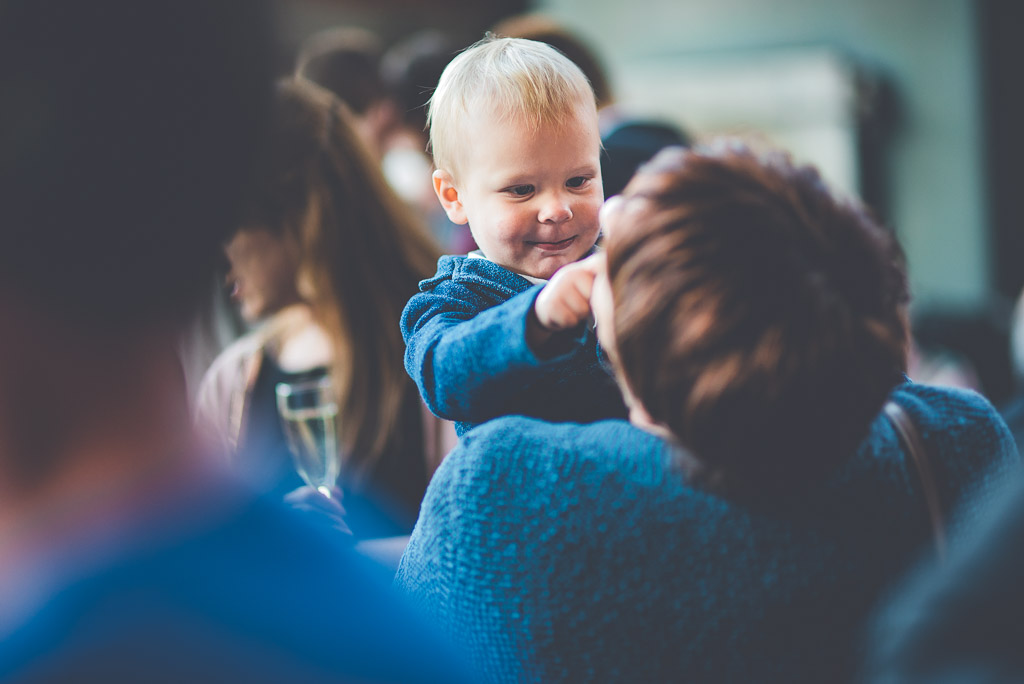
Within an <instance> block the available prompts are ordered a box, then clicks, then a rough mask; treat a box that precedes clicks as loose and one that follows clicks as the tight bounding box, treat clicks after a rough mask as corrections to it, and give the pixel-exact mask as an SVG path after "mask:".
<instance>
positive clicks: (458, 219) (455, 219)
mask: <svg viewBox="0 0 1024 684" xmlns="http://www.w3.org/2000/svg"><path fill="white" fill-rule="evenodd" d="M432 178H433V181H434V193H435V194H436V195H437V200H438V201H439V202H440V203H441V206H442V207H444V213H446V214H448V220H450V221H451V222H452V223H455V224H458V225H460V226H461V225H465V224H466V223H469V217H467V216H466V210H465V208H464V207H463V206H462V201H461V200H460V199H459V189H458V188H457V187H455V179H454V178H452V174H450V173H448V172H447V171H444V170H441V169H438V170H437V171H434V174H433V176H432Z"/></svg>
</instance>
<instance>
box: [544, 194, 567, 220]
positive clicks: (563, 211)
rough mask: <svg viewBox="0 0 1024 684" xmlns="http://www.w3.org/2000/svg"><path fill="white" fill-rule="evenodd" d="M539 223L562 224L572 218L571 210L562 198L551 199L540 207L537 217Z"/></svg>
mask: <svg viewBox="0 0 1024 684" xmlns="http://www.w3.org/2000/svg"><path fill="white" fill-rule="evenodd" d="M537 218H538V219H539V220H540V222H541V223H564V222H565V221H568V220H569V219H571V218H572V208H571V207H570V206H569V202H567V201H566V200H565V199H564V198H562V197H552V198H550V199H549V200H547V201H546V202H545V203H544V205H543V206H542V207H541V209H540V212H539V214H538V216H537Z"/></svg>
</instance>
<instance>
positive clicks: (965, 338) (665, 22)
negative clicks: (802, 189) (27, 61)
mask: <svg viewBox="0 0 1024 684" xmlns="http://www.w3.org/2000/svg"><path fill="white" fill-rule="evenodd" d="M524 12H541V13H543V14H544V15H546V16H548V17H551V18H552V19H554V20H556V21H558V22H559V23H560V24H562V25H563V26H564V27H565V28H566V29H568V30H570V31H571V32H573V33H575V34H577V35H578V36H579V37H580V38H582V39H583V40H585V41H586V42H587V43H588V44H589V46H590V47H591V48H592V49H593V50H594V52H596V53H597V54H598V56H599V57H600V59H601V61H602V62H603V65H604V67H605V69H606V71H607V72H608V75H609V78H610V81H611V83H610V85H611V90H612V92H613V93H614V95H615V99H616V101H617V104H618V106H619V107H621V108H622V110H624V111H626V112H628V113H630V115H636V116H639V117H653V118H658V119H663V120H669V121H672V122H674V123H676V124H678V125H679V126H680V127H682V128H683V129H684V130H685V131H686V132H687V133H688V134H689V135H690V136H691V138H692V139H694V140H695V141H698V142H699V141H701V140H703V139H705V138H707V137H709V136H713V135H716V134H719V133H730V134H739V135H743V136H744V137H747V138H750V139H752V140H755V141H761V142H764V143H765V144H770V145H776V146H781V147H784V148H786V149H788V150H789V151H791V152H792V154H793V155H794V156H795V157H796V158H797V159H798V160H801V161H807V162H812V163H814V164H816V165H817V166H818V167H819V168H820V169H821V171H822V173H823V175H824V176H825V178H826V179H827V180H828V181H829V182H830V183H831V184H832V185H833V186H835V187H837V188H839V189H841V190H843V191H845V192H847V193H849V194H851V195H853V196H856V197H859V198H861V199H862V200H863V201H864V202H866V203H867V204H869V205H870V206H871V207H872V208H873V209H874V210H875V212H876V214H877V215H878V216H879V217H880V218H881V219H882V221H883V222H884V223H885V224H886V225H888V226H889V227H891V228H892V229H893V230H894V231H895V232H896V233H897V234H898V235H899V237H900V239H901V241H902V243H903V245H904V248H905V250H906V252H907V256H908V262H909V269H910V275H911V287H912V291H913V294H914V298H915V299H914V305H913V310H912V316H913V321H914V327H915V335H916V339H917V342H918V345H919V354H918V356H917V357H916V359H915V363H916V364H917V365H916V379H920V380H926V379H934V378H938V379H939V380H942V379H943V378H944V377H946V378H948V379H949V381H950V382H951V383H963V384H974V385H976V386H977V387H978V388H979V389H981V390H982V391H984V392H985V393H986V394H987V395H988V396H989V397H990V399H992V400H993V401H994V402H996V403H1000V404H1001V403H1005V401H1007V400H1008V399H1009V397H1010V396H1011V394H1012V393H1013V391H1014V389H1015V387H1016V377H1017V375H1016V373H1015V370H1014V368H1013V363H1012V360H1011V359H1012V357H1011V354H1010V331H1011V327H1012V309H1013V303H1014V301H1015V300H1016V299H1017V297H1018V294H1019V293H1020V291H1021V288H1022V286H1024V233H1022V231H1021V230H1020V224H1021V219H1022V211H1024V210H1022V206H1021V203H1020V202H1018V201H1017V194H1018V193H1019V192H1020V191H1019V190H1018V189H1017V187H1016V186H1017V176H1016V171H1017V165H1018V157H1019V155H1020V151H1021V150H1022V149H1024V147H1022V145H1021V137H1022V133H1021V130H1020V128H1019V122H1020V121H1022V120H1024V111H1022V104H1021V90H1020V87H1019V83H1018V81H1019V77H1018V75H1017V67H1018V65H1019V64H1021V63H1022V62H1024V59H1022V57H1024V54H1022V47H1021V39H1020V37H1019V35H1018V33H1019V30H1020V28H1022V27H1024V22H1022V21H1021V19H1022V18H1024V9H1022V5H1021V3H1019V2H1014V1H1009V0H1005V1H997V0H846V1H839V0H771V1H769V2H766V1H765V0H713V1H709V0H628V1H622V0H620V1H619V2H610V1H608V0H534V1H527V0H501V1H500V2H499V1H498V0H283V2H282V5H281V22H282V29H283V30H282V33H281V35H282V41H283V43H284V44H283V45H282V46H281V48H282V50H281V55H282V57H281V59H282V72H287V71H289V70H290V69H291V65H292V64H293V63H294V58H295V55H296V54H297V53H298V51H299V49H300V46H301V45H302V44H303V41H305V40H306V39H307V38H308V37H309V36H310V35H312V34H314V33H315V32H318V31H321V30H323V29H326V28H330V27H336V26H355V27H361V28H363V29H367V30H369V31H371V32H372V33H374V34H375V35H376V36H377V37H378V38H379V39H380V41H381V44H382V46H383V47H384V48H385V49H387V48H388V47H390V46H394V45H397V44H399V43H401V42H402V41H404V40H406V39H408V38H410V37H411V36H413V35H415V34H417V33H418V32H421V31H423V30H424V29H433V30H436V31H439V32H442V33H443V34H444V35H445V36H446V38H447V39H449V40H450V41H451V42H452V44H453V45H456V46H458V47H464V46H466V45H468V44H469V43H471V42H473V41H475V40H477V39H479V38H481V37H482V36H483V34H484V32H485V31H486V30H488V29H489V28H490V27H492V26H493V25H494V24H495V23H497V22H498V21H499V20H502V19H504V18H506V17H509V16H511V15H516V14H521V13H524ZM456 49H457V48H456ZM944 374H945V375H944Z"/></svg>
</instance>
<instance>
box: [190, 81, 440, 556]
mask: <svg viewBox="0 0 1024 684" xmlns="http://www.w3.org/2000/svg"><path fill="white" fill-rule="evenodd" d="M272 114H273V115H272V117H271V122H270V123H271V125H270V131H269V133H268V136H267V138H268V140H269V146H268V147H269V153H268V154H267V155H266V156H267V159H266V161H265V163H264V164H263V167H262V173H261V174H260V177H259V178H258V179H257V183H256V190H255V192H254V193H253V197H252V198H251V200H250V201H249V202H248V203H247V207H246V210H245V214H244V216H243V218H242V220H241V221H240V222H239V223H238V225H237V227H235V228H234V229H232V230H230V231H229V232H230V233H231V239H230V240H228V241H227V243H226V247H225V252H226V254H227V257H228V260H229V261H230V262H231V271H230V272H229V274H228V278H229V280H230V281H231V282H232V283H233V285H234V297H235V298H236V299H237V301H238V303H239V305H240V308H241V312H242V315H243V316H244V317H245V318H247V319H249V320H252V321H256V320H263V321H264V323H263V325H262V326H261V327H260V328H259V329H258V330H257V331H255V332H253V333H251V334H249V335H247V336H246V337H243V338H242V339H241V340H239V341H237V342H235V343H234V344H233V345H231V346H230V347H229V348H228V349H226V350H225V351H224V352H223V353H222V354H221V355H220V356H219V357H218V358H217V359H216V360H215V361H214V363H213V365H212V366H211V367H210V369H209V370H208V371H207V373H206V375H205V377H204V378H203V381H202V383H201V385H200V389H199V394H198V399H197V419H198V420H199V422H200V424H201V426H202V427H203V428H204V429H205V430H206V431H207V432H208V434H210V435H212V436H213V437H214V438H215V440H216V443H217V444H218V445H219V447H220V450H221V451H222V452H224V453H226V454H228V455H229V457H230V458H231V460H232V462H233V465H234V466H235V467H236V468H237V469H238V470H239V471H240V472H242V473H244V474H245V475H246V476H247V477H248V478H249V479H250V480H253V481H254V482H255V483H256V485H257V486H258V487H260V488H262V489H266V490H271V491H274V492H275V493H276V494H277V495H279V496H285V495H286V494H287V493H289V492H291V491H292V490H294V489H296V488H297V487H301V486H302V480H301V479H300V477H299V474H298V472H297V471H296V467H295V463H294V461H293V459H292V457H291V454H290V453H289V446H288V443H287V441H286V436H285V431H284V428H283V426H282V417H281V415H280V412H279V408H278V404H277V397H276V393H275V388H276V387H277V386H278V384H279V383H292V384H295V383H301V382H311V381H319V380H321V379H325V380H327V381H328V383H329V384H330V387H331V393H332V395H333V396H332V399H333V401H334V404H335V405H336V406H337V420H336V422H337V435H336V438H337V439H336V441H337V446H338V450H337V453H335V454H332V456H333V457H334V458H337V459H340V465H341V475H340V478H339V481H338V482H331V483H330V485H328V486H334V485H337V486H338V487H339V489H340V491H342V492H343V493H344V507H345V509H346V512H347V520H346V522H347V524H348V527H349V528H351V530H352V532H353V533H354V534H355V535H356V536H357V537H358V538H367V537H390V536H397V535H408V534H409V532H411V531H412V526H413V524H414V523H415V522H416V514H417V513H418V511H419V505H420V501H421V499H422V498H423V492H424V491H425V490H426V488H427V482H428V481H429V479H430V475H431V474H432V473H433V471H434V469H435V468H436V467H437V464H438V463H440V461H441V458H442V457H443V456H444V454H445V453H447V451H448V450H449V449H450V448H451V447H452V446H454V443H455V431H454V428H453V426H452V424H451V423H450V422H448V421H443V420H441V419H439V418H435V417H434V416H432V415H431V414H430V412H429V411H428V410H427V409H426V406H424V404H423V402H422V401H421V400H420V397H419V393H418V392H417V390H416V386H415V385H414V384H413V382H412V380H411V379H410V378H409V377H408V375H406V373H405V369H404V368H403V366H402V354H403V352H404V343H403V341H402V335H401V330H400V329H399V326H398V320H399V318H400V317H401V313H402V307H403V306H404V305H405V302H406V301H407V300H408V299H409V297H410V296H412V294H413V293H415V292H416V286H417V283H418V282H419V281H420V280H423V279H425V278H428V277H429V276H430V275H431V274H432V273H433V265H434V263H435V262H436V261H437V258H438V256H439V249H438V247H437V246H436V245H435V244H434V242H433V241H432V240H431V239H430V236H429V235H428V234H427V231H426V228H425V227H423V226H422V225H421V223H420V222H419V221H417V220H416V218H415V216H414V215H413V214H412V213H411V211H410V210H409V209H408V208H407V207H406V206H405V205H404V204H403V203H402V201H401V200H399V199H398V197H396V196H395V194H394V193H393V192H392V191H391V189H390V188H389V187H388V185H387V183H386V182H385V180H384V177H383V176H382V175H381V172H380V169H379V167H378V165H377V164H376V163H375V162H374V160H372V159H371V158H370V155H369V154H367V152H366V150H365V148H364V146H363V145H362V144H361V143H360V140H359V137H358V135H357V134H356V132H355V129H354V127H353V126H352V125H351V118H350V117H349V115H348V112H347V109H346V108H345V107H344V105H343V104H342V103H341V102H340V101H338V99H337V98H336V97H334V96H333V95H332V94H331V93H330V92H328V91H327V90H325V89H323V88H321V87H319V86H317V85H315V84H313V83H310V82H309V81H306V80H304V79H296V78H290V79H284V80H282V81H279V82H278V84H277V87H276V89H275V92H274V100H273V108H272Z"/></svg>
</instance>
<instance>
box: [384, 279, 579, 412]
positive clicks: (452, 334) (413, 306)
mask: <svg viewBox="0 0 1024 684" xmlns="http://www.w3.org/2000/svg"><path fill="white" fill-rule="evenodd" d="M466 295H467V293H466V292H465V291H464V288H463V287H461V286H459V285H457V284H454V283H451V282H450V281H449V282H443V283H440V284H439V285H438V286H437V287H436V288H434V289H432V290H431V291H430V292H422V293H420V294H418V295H415V296H414V297H413V298H412V299H411V300H410V301H409V304H408V305H407V306H406V308H405V312H404V313H403V315H402V333H403V336H404V337H405V341H406V350H405V368H406V370H407V371H408V373H409V375H410V376H411V377H412V379H413V380H414V381H415V382H416V385H417V387H419V390H420V395H421V396H422V397H423V401H424V402H425V403H426V404H427V407H428V408H429V409H430V410H431V411H432V412H433V413H434V414H435V415H437V416H440V417H442V418H447V419H449V420H455V421H462V422H470V423H479V422H483V421H485V420H489V419H491V418H494V417H497V416H500V415H503V414H504V413H507V412H509V409H508V407H509V405H510V401H512V400H513V399H512V398H513V397H520V395H522V393H523V392H524V391H525V390H526V389H527V388H528V387H529V386H530V384H531V383H532V382H534V381H535V380H536V379H538V378H539V377H542V376H544V375H546V374H550V373H552V372H554V370H555V369H556V364H557V363H558V362H559V361H560V360H561V359H560V357H547V356H545V357H544V358H540V357H538V355H537V354H536V353H535V352H534V351H533V349H532V348H531V347H530V345H529V344H528V343H527V339H526V335H527V326H528V325H529V324H528V321H529V319H530V318H531V317H532V316H533V313H532V310H533V307H534V302H535V300H536V298H537V297H538V288H531V289H529V290H527V291H525V292H522V293H520V294H518V295H515V296H513V297H512V298H511V299H509V300H507V301H505V302H503V303H497V304H496V305H491V306H489V308H485V309H484V310H482V311H480V310H479V307H476V306H474V305H472V304H469V303H468V302H467V301H466V299H467V297H466ZM566 336H567V335H566ZM581 345H582V342H581V341H580V342H578V343H577V344H576V345H572V346H571V347H570V348H568V349H567V350H566V356H571V354H572V353H573V352H575V351H576V349H577V348H578V347H579V346H581Z"/></svg>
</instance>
